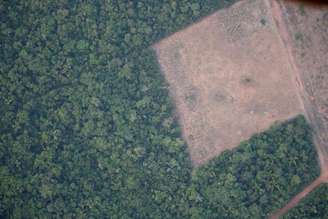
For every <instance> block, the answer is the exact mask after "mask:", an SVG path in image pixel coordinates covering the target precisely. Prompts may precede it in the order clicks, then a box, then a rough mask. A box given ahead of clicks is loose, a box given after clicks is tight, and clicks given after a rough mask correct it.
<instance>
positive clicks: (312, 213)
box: [284, 184, 328, 219]
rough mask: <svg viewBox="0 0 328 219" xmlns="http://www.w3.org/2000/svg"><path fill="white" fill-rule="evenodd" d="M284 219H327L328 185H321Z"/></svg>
mask: <svg viewBox="0 0 328 219" xmlns="http://www.w3.org/2000/svg"><path fill="white" fill-rule="evenodd" d="M284 218H285V219H309V218H311V219H327V218H328V184H322V185H320V186H319V187H318V188H316V189H315V190H314V191H312V192H311V193H310V194H309V195H308V196H307V197H305V198H304V199H303V200H302V201H301V202H300V204H299V205H297V206H296V207H295V208H293V209H291V210H290V211H289V212H288V213H287V214H286V215H285V216H284Z"/></svg>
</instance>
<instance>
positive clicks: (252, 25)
mask: <svg viewBox="0 0 328 219" xmlns="http://www.w3.org/2000/svg"><path fill="white" fill-rule="evenodd" d="M270 13H271V12H270V10H269V8H268V7H267V5H266V3H265V2H264V1H262V0H244V1H240V2H238V3H236V4H234V5H233V6H231V7H230V8H227V9H224V10H220V11H218V12H216V13H214V14H212V15H211V16H209V17H206V18H205V19H203V20H201V21H200V22H198V23H196V24H193V25H191V26H189V27H188V28H186V29H184V30H182V31H180V32H177V33H175V34H173V35H171V36H170V37H168V38H166V39H164V40H162V41H160V42H158V43H157V44H155V45H154V46H153V47H154V49H155V50H156V53H157V56H158V60H159V63H160V66H161V69H162V71H163V73H164V74H165V77H166V79H167V81H168V82H169V85H170V91H171V95H172V96H173V98H174V100H175V102H176V108H177V112H178V114H179V119H180V123H181V126H182V129H183V135H184V138H185V140H186V141H187V144H188V147H189V152H190V155H191V159H192V161H193V163H194V165H196V166H197V165H200V164H203V163H204V162H206V161H208V160H209V159H211V158H213V157H215V156H217V155H218V154H220V153H221V152H222V151H224V150H226V149H231V148H233V147H236V146H237V145H238V144H239V143H240V142H241V141H243V140H246V139H248V138H249V137H250V136H252V135H253V134H254V133H258V132H261V131H263V130H266V129H267V128H269V127H270V125H272V124H273V123H274V122H276V121H283V120H286V119H289V118H291V117H294V116H295V115H297V114H299V113H302V112H303V105H302V104H301V98H300V96H299V95H298V92H297V88H296V82H295V78H294V77H295V76H294V73H292V72H293V71H294V69H293V68H292V67H291V65H290V63H289V59H288V54H286V52H285V51H286V49H285V47H284V44H283V42H282V40H281V38H280V36H279V34H278V32H277V29H276V27H275V22H274V20H273V19H272V16H271V14H270Z"/></svg>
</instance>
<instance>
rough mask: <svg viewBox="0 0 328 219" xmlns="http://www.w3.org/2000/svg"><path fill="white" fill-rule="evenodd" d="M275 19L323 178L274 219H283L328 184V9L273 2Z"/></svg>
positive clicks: (295, 3)
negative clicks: (320, 187) (315, 190)
mask: <svg viewBox="0 0 328 219" xmlns="http://www.w3.org/2000/svg"><path fill="white" fill-rule="evenodd" d="M271 7H272V12H273V16H274V18H275V21H276V24H277V27H278V29H279V33H280V36H281V38H282V39H283V42H284V45H285V47H286V49H287V51H288V53H289V57H290V59H291V63H292V66H293V68H294V72H295V73H296V76H297V77H298V81H299V85H300V86H298V88H299V93H300V95H301V97H302V100H303V103H304V107H305V112H306V116H307V118H308V120H309V121H310V124H311V126H312V127H313V130H314V134H315V135H314V136H315V143H316V148H317V151H318V155H319V159H320V165H321V176H320V177H319V178H318V179H317V180H316V181H314V182H313V183H312V184H310V185H309V186H308V187H306V188H305V189H304V190H303V191H302V192H301V193H299V194H298V195H297V196H295V197H294V198H293V199H292V200H291V201H290V202H289V203H288V204H287V205H286V206H285V207H284V208H282V209H281V210H280V211H278V212H276V213H275V214H274V215H273V216H272V218H279V217H280V216H281V215H283V214H284V213H286V212H287V211H288V210H289V209H290V208H293V207H294V206H296V205H297V204H298V203H299V201H300V200H301V199H302V198H303V197H305V196H306V195H307V194H309V193H310V192H311V191H312V190H313V189H314V188H315V187H317V186H318V185H320V184H321V183H323V182H328V134H327V133H328V6H326V5H313V4H305V5H304V4H300V3H298V2H295V1H279V2H276V1H271Z"/></svg>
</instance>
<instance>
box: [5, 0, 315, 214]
mask: <svg viewBox="0 0 328 219" xmlns="http://www.w3.org/2000/svg"><path fill="white" fill-rule="evenodd" d="M232 3H233V1H231V0H221V1H217V0H203V1H200V0H181V1H175V0H165V1H150V0H140V1H126V0H125V1H123V0H122V1H121V0H120V1H118V0H117V1H116V0H107V1H106V0H104V1H73V0H58V1H50V0H42V1H41V0H39V1H36V0H25V1H15V0H13V1H1V3H0V14H1V16H0V21H1V24H0V25H1V26H0V27H1V33H0V42H1V44H0V46H1V53H0V63H1V65H0V69H1V74H0V92H1V95H0V103H1V104H0V113H1V115H2V116H1V118H0V120H1V121H0V133H1V134H0V203H1V204H0V216H1V217H4V218H54V217H56V218H190V217H193V218H204V217H212V216H214V217H219V216H222V218H226V217H228V215H233V217H235V218H243V217H244V216H245V215H252V216H253V218H261V217H264V216H265V215H266V214H267V213H268V212H269V211H271V210H273V209H276V208H278V207H281V206H282V204H283V203H284V202H286V201H287V200H288V199H289V198H290V197H291V195H293V194H295V193H296V192H297V191H299V190H300V189H301V188H302V187H303V186H304V185H305V184H306V183H308V182H310V181H311V180H312V179H313V178H314V177H315V176H317V175H318V167H317V163H316V156H315V151H314V148H313V145H312V141H311V133H310V130H309V128H308V126H307V124H306V122H305V120H304V118H302V117H299V118H296V119H295V120H293V121H291V122H288V123H286V124H283V125H281V126H277V127H275V128H273V129H271V130H269V131H268V132H267V133H264V134H262V135H259V136H256V137H254V138H253V139H252V140H250V141H249V142H245V143H243V144H242V145H241V146H240V148H239V149H237V150H235V151H232V152H226V153H224V154H223V155H222V156H220V157H218V158H217V159H215V160H213V161H211V162H210V163H209V164H208V165H206V166H204V167H202V168H200V169H199V170H195V173H194V174H193V173H192V167H191V162H190V159H189V157H188V154H187V151H186V145H185V143H184V141H183V140H182V139H181V137H180V130H179V126H178V125H177V122H176V119H175V118H174V116H173V114H172V107H173V106H172V102H171V100H170V98H169V96H168V91H167V89H166V83H165V81H164V79H163V77H162V75H161V74H160V70H159V67H158V64H157V62H156V58H155V55H154V52H153V51H152V50H151V49H150V48H149V46H150V45H151V44H152V43H154V42H155V41H156V40H159V39H160V38H162V37H164V36H166V35H168V34H170V33H172V32H173V31H176V30H178V29H179V28H182V27H183V26H185V25H187V24H188V23H191V22H193V21H195V20H196V19H198V18H200V17H201V16H203V15H206V14H208V13H210V12H211V11H213V10H216V9H219V8H222V7H225V6H228V5H230V4H232ZM312 169H314V170H315V171H309V170H312ZM193 175H194V177H192V176H193ZM220 185H222V187H221V186H220ZM218 187H219V188H220V189H219V190H217V188H218ZM253 193H254V195H250V194H253ZM211 194H212V195H211ZM237 197H238V198H237ZM233 200H234V201H233ZM231 201H233V202H231ZM229 202H231V203H232V204H231V205H227V203H229ZM230 218H231V217H230Z"/></svg>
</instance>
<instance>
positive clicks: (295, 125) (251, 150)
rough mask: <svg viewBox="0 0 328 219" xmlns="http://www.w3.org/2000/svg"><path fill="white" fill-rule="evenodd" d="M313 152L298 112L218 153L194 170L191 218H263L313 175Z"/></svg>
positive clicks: (317, 173)
mask: <svg viewBox="0 0 328 219" xmlns="http://www.w3.org/2000/svg"><path fill="white" fill-rule="evenodd" d="M315 153H316V152H315V150H314V147H313V145H312V144H311V135H310V132H309V130H308V127H307V125H306V123H305V120H304V118H303V117H298V118H296V119H295V120H293V121H291V122H289V123H288V122H287V123H285V124H283V125H280V126H274V127H272V128H271V129H270V130H268V131H267V132H265V133H262V134H259V135H256V136H254V137H252V138H251V139H250V140H248V141H247V142H244V143H242V144H241V145H240V146H239V147H238V148H236V149H235V150H233V151H226V152H224V153H223V154H222V155H221V156H219V157H217V158H216V159H214V160H212V161H210V162H209V163H208V164H207V165H205V166H203V167H201V168H199V169H198V170H197V171H196V173H195V174H194V177H193V179H192V181H193V184H192V187H191V191H192V192H193V193H194V194H193V196H192V197H195V199H194V201H195V203H196V204H195V207H194V208H193V210H194V211H195V212H196V214H195V215H197V216H195V218H259V217H261V218H265V217H266V216H268V215H269V214H270V213H272V212H273V211H274V210H276V209H278V208H280V207H281V206H284V204H285V203H287V202H288V201H289V199H290V198H291V197H292V196H293V195H295V194H297V193H298V191H300V190H301V188H303V187H305V186H306V185H307V184H309V183H310V182H311V181H312V180H313V179H315V178H316V177H317V176H318V175H319V173H320V170H319V167H318V166H317V160H316V158H315V157H316V155H315ZM196 191H197V192H196Z"/></svg>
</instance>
